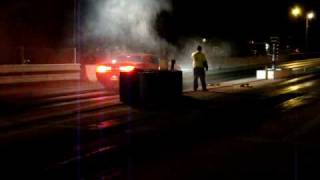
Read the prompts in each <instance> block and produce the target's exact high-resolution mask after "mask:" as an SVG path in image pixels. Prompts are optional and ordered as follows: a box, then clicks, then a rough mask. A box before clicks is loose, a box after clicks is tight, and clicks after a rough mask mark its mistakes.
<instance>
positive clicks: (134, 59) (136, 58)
mask: <svg viewBox="0 0 320 180" xmlns="http://www.w3.org/2000/svg"><path fill="white" fill-rule="evenodd" d="M114 59H116V60H118V61H131V62H142V61H143V57H142V56H137V55H133V56H131V55H127V56H125V55H122V56H116V57H115V58H114Z"/></svg>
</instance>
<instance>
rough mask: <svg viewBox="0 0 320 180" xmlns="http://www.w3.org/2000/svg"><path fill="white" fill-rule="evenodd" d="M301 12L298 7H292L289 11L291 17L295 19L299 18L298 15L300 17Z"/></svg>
mask: <svg viewBox="0 0 320 180" xmlns="http://www.w3.org/2000/svg"><path fill="white" fill-rule="evenodd" d="M301 12H302V10H301V8H300V7H298V6H296V7H294V8H293V9H292V10H291V14H292V15H293V16H295V17H298V16H300V15H301Z"/></svg>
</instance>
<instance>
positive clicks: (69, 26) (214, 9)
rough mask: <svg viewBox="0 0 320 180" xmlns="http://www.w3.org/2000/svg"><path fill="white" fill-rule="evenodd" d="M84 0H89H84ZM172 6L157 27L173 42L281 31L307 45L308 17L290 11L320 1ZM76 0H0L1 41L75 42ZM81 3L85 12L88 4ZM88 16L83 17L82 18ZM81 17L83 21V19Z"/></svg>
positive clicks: (314, 40) (313, 39)
mask: <svg viewBox="0 0 320 180" xmlns="http://www.w3.org/2000/svg"><path fill="white" fill-rule="evenodd" d="M82 1H85V0H82ZM171 1H172V6H173V8H172V11H170V12H162V13H161V14H160V15H159V17H158V19H157V23H156V24H155V28H156V29H157V31H158V33H159V34H160V35H161V36H162V37H163V38H165V39H167V40H168V41H169V42H171V43H177V42H178V41H179V40H180V39H181V38H184V37H192V36H204V37H207V38H219V39H222V40H227V41H230V42H234V43H236V44H241V43H247V42H248V41H249V40H255V41H268V40H269V38H270V36H279V37H280V38H281V42H282V43H283V44H288V43H290V44H291V45H292V46H296V47H303V45H304V32H305V29H304V28H305V21H304V19H303V18H302V17H300V18H299V19H294V18H291V17H290V16H289V10H290V7H292V6H293V5H294V4H296V3H298V4H300V5H301V6H303V7H304V9H306V10H309V9H312V10H314V11H315V12H316V13H320V9H319V7H320V2H317V1H312V0H309V1H308V0H304V1H296V2H294V1H289V0H287V1H285V0H278V1H276V0H268V1H248V0H243V1H231V0H223V1H210V0H197V1H181V0H171ZM74 3H75V1H74V0H46V1H43V0H28V1H24V0H2V1H1V2H0V26H1V28H0V39H1V42H0V47H8V46H20V45H22V44H23V45H25V46H33V47H64V46H66V47H72V46H73V41H72V40H73V33H74V22H75V21H74V7H75V6H74ZM87 3H94V1H85V2H82V3H81V11H80V12H83V14H82V16H85V12H86V4H87ZM81 19H84V18H81ZM81 23H83V22H82V21H81ZM319 29H320V26H319V19H315V20H313V21H312V22H311V24H310V31H309V32H310V33H309V34H310V35H309V37H310V38H309V39H310V40H309V41H310V49H311V50H313V51H318V50H319V49H320V45H319V43H318V42H319V40H320V35H319V33H318V32H319Z"/></svg>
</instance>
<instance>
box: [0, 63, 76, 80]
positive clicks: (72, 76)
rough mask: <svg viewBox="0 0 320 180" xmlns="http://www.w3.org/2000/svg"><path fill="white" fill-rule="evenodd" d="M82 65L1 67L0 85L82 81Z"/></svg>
mask: <svg viewBox="0 0 320 180" xmlns="http://www.w3.org/2000/svg"><path fill="white" fill-rule="evenodd" d="M80 73H81V68H80V64H21V65H0V84H15V83H30V82H48V81H65V80H80V76H81V74H80Z"/></svg>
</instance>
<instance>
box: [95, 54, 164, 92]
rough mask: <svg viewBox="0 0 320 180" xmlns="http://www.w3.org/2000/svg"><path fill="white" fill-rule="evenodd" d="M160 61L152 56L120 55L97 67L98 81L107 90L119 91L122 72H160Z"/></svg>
mask: <svg viewBox="0 0 320 180" xmlns="http://www.w3.org/2000/svg"><path fill="white" fill-rule="evenodd" d="M159 61H160V59H159V58H158V57H157V56H155V55H152V54H145V53H131V54H129V53H126V54H118V55H115V56H112V57H111V58H107V59H106V60H104V61H103V62H100V63H99V64H98V65H97V67H96V76H97V80H98V81H99V82H100V83H101V84H102V85H104V86H105V87H106V88H108V89H112V90H117V89H118V88H119V76H120V72H131V71H133V70H135V69H141V70H158V69H159Z"/></svg>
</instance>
